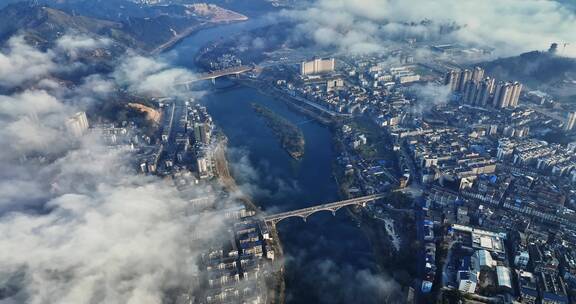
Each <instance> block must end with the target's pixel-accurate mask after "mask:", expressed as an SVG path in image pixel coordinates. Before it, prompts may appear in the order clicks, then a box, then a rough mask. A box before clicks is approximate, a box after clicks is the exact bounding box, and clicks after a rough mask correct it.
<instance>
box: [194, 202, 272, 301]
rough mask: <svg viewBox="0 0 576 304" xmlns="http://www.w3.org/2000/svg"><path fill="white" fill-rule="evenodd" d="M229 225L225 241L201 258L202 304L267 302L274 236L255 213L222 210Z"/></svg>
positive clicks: (243, 210) (234, 209)
mask: <svg viewBox="0 0 576 304" xmlns="http://www.w3.org/2000/svg"><path fill="white" fill-rule="evenodd" d="M223 212H224V213H225V214H226V217H227V219H228V220H230V225H229V228H228V230H227V231H225V232H224V233H226V234H227V235H230V237H229V238H228V240H227V241H225V242H215V244H213V245H211V246H207V247H209V249H208V250H207V251H206V252H205V253H204V254H203V255H202V257H201V261H200V267H201V270H202V275H201V278H200V280H199V285H200V286H202V287H203V288H201V292H200V294H199V295H198V298H199V299H198V302H199V303H206V304H214V303H251V304H259V303H268V301H267V296H268V288H267V285H266V278H267V275H269V274H270V273H271V272H272V269H270V267H271V265H270V262H271V261H273V260H274V248H273V242H272V237H271V235H270V233H269V231H268V228H267V227H266V225H265V224H263V223H262V222H261V221H259V220H257V219H256V218H255V217H254V215H255V213H254V212H253V211H248V210H246V209H245V208H244V207H234V208H229V209H226V210H224V211H223Z"/></svg>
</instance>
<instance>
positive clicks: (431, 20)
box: [285, 0, 576, 57]
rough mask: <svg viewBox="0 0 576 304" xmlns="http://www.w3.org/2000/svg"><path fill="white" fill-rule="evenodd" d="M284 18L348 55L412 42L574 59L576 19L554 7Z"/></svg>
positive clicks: (387, 10)
mask: <svg viewBox="0 0 576 304" xmlns="http://www.w3.org/2000/svg"><path fill="white" fill-rule="evenodd" d="M285 15H286V16H288V17H290V18H292V19H294V20H296V21H298V22H299V23H300V25H299V26H298V28H297V31H298V33H299V34H300V35H304V36H306V37H307V38H310V39H313V40H314V41H315V42H316V43H317V44H318V45H320V46H323V47H336V48H338V49H340V50H341V51H343V52H347V53H357V54H358V53H360V54H362V53H370V52H375V51H380V50H382V48H383V47H384V46H385V45H386V41H389V40H392V39H402V38H417V39H418V40H420V41H422V40H427V39H432V40H439V41H445V42H453V43H460V44H465V45H472V46H479V47H489V48H494V49H495V52H496V54H497V55H517V54H519V53H521V52H525V51H531V50H545V49H547V48H548V46H549V45H550V44H551V43H552V42H558V43H561V44H562V43H570V44H571V45H568V46H567V48H566V49H565V50H564V49H563V48H562V50H561V55H565V56H573V57H576V38H575V36H574V26H576V14H575V13H574V11H572V10H570V9H569V8H568V7H566V6H565V5H562V4H561V3H559V2H556V1H549V0H505V1H501V0H486V1H460V0H438V1H423V0H359V1H349V0H318V1H316V2H315V3H314V4H312V5H310V6H307V7H306V8H303V9H299V10H293V11H287V12H285Z"/></svg>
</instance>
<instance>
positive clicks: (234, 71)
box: [176, 65, 256, 87]
mask: <svg viewBox="0 0 576 304" xmlns="http://www.w3.org/2000/svg"><path fill="white" fill-rule="evenodd" d="M254 69H256V67H254V66H248V65H242V66H237V67H232V68H228V69H222V70H216V71H210V72H208V73H202V74H199V75H198V76H197V77H195V78H194V79H191V80H189V81H185V82H180V83H177V84H176V85H178V86H185V87H188V86H189V85H191V84H193V83H195V82H197V81H202V80H211V81H212V82H214V81H215V80H216V78H219V77H224V76H230V75H236V76H238V75H240V74H242V73H246V72H249V71H252V70H254Z"/></svg>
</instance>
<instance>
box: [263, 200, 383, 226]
mask: <svg viewBox="0 0 576 304" xmlns="http://www.w3.org/2000/svg"><path fill="white" fill-rule="evenodd" d="M384 196H386V193H380V194H373V195H367V196H362V197H356V198H351V199H347V200H343V201H338V202H333V203H327V204H321V205H316V206H312V207H307V208H302V209H297V210H292V211H286V212H281V213H278V214H272V215H268V216H265V217H264V221H265V222H274V221H279V220H282V219H285V218H289V217H294V216H299V217H308V216H309V215H311V214H313V213H316V212H318V211H325V210H330V211H336V210H338V209H340V208H342V207H345V206H350V205H359V204H363V203H367V202H370V201H373V200H377V199H380V198H383V197H384Z"/></svg>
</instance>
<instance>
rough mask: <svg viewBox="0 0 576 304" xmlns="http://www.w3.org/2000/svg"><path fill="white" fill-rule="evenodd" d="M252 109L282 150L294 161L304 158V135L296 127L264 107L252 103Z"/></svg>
mask: <svg viewBox="0 0 576 304" xmlns="http://www.w3.org/2000/svg"><path fill="white" fill-rule="evenodd" d="M252 108H253V109H254V111H256V113H258V115H260V116H261V117H262V118H264V120H265V121H266V125H267V126H268V127H269V128H270V129H272V132H273V133H274V135H275V136H276V137H278V138H279V139H280V143H281V145H282V148H283V149H284V150H286V152H288V154H289V155H290V156H291V157H292V158H294V159H297V160H299V159H301V158H302V156H304V146H305V141H304V134H303V133H302V130H300V128H298V126H297V125H295V124H294V123H292V122H290V121H288V120H287V119H285V118H284V117H282V116H280V115H278V114H276V113H274V111H272V110H270V109H268V108H267V107H265V106H262V105H259V104H256V103H252Z"/></svg>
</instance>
